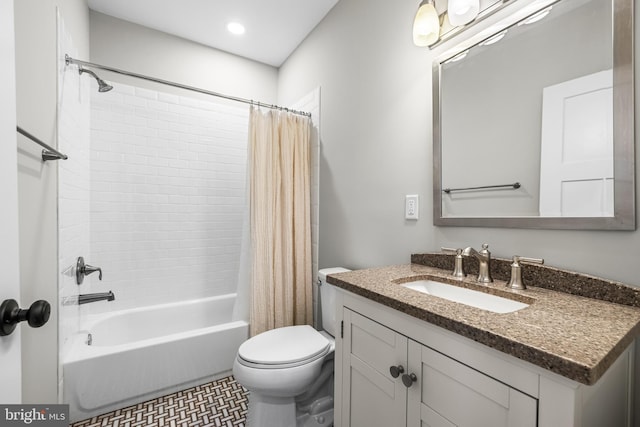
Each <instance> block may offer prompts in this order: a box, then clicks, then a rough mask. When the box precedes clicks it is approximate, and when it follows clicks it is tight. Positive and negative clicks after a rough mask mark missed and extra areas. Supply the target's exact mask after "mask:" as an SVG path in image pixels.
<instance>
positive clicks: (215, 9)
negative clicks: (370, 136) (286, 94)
mask: <svg viewBox="0 0 640 427" xmlns="http://www.w3.org/2000/svg"><path fill="white" fill-rule="evenodd" d="M88 2H89V7H90V8H91V9H92V10H95V11H97V12H101V13H104V14H106V15H111V16H114V17H116V18H120V19H124V20H126V21H130V22H133V23H136V24H139V25H143V26H145V27H149V28H153V29H155V30H159V31H163V32H165V33H169V34H173V35H176V36H179V37H182V38H185V39H188V40H193V41H195V42H198V43H201V44H204V45H207V46H211V47H213V48H216V49H219V50H223V51H225V52H230V53H233V54H235V55H239V56H243V57H245V58H250V59H253V60H255V61H259V62H263V63H265V64H269V65H273V66H275V67H279V66H280V65H282V63H283V62H284V61H285V60H286V59H287V57H289V55H290V54H291V52H293V51H294V50H295V48H296V47H298V45H299V44H300V43H301V42H302V41H303V40H304V38H305V37H306V36H307V35H308V34H309V33H310V32H311V30H313V28H314V27H315V26H316V25H317V24H318V23H319V22H320V21H321V20H322V18H324V16H325V15H326V14H327V13H328V12H329V10H331V8H332V7H333V6H334V5H335V4H336V3H337V2H338V0H88ZM231 21H236V22H240V23H242V24H243V25H244V26H245V27H246V32H245V34H243V35H241V36H236V35H233V34H231V33H229V32H228V31H227V24H228V23H229V22H231Z"/></svg>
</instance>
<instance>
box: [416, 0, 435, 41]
mask: <svg viewBox="0 0 640 427" xmlns="http://www.w3.org/2000/svg"><path fill="white" fill-rule="evenodd" d="M439 38H440V18H439V17H438V12H437V11H436V7H435V5H434V2H433V0H422V3H420V6H419V7H418V12H417V13H416V17H415V19H414V20H413V43H414V44H415V45H416V46H420V47H424V46H431V45H432V44H434V43H435V42H437V41H438V39H439Z"/></svg>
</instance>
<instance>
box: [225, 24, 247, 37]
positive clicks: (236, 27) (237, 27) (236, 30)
mask: <svg viewBox="0 0 640 427" xmlns="http://www.w3.org/2000/svg"><path fill="white" fill-rule="evenodd" d="M227 30H229V32H230V33H231V34H235V35H238V36H239V35H241V34H244V25H242V24H241V23H239V22H229V23H228V24H227Z"/></svg>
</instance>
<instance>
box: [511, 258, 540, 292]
mask: <svg viewBox="0 0 640 427" xmlns="http://www.w3.org/2000/svg"><path fill="white" fill-rule="evenodd" d="M520 261H523V262H530V263H535V264H544V259H542V258H527V257H523V256H520V255H514V256H513V259H512V263H511V278H510V279H509V283H507V288H511V289H527V287H526V286H525V284H524V283H523V282H522V266H521V265H520Z"/></svg>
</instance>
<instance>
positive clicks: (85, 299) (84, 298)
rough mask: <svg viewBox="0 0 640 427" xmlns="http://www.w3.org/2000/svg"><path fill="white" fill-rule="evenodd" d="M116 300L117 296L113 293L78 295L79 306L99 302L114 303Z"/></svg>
mask: <svg viewBox="0 0 640 427" xmlns="http://www.w3.org/2000/svg"><path fill="white" fill-rule="evenodd" d="M114 299H116V296H115V295H114V294H113V292H111V291H109V292H102V293H96V294H81V295H78V304H88V303H90V302H98V301H113V300H114Z"/></svg>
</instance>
